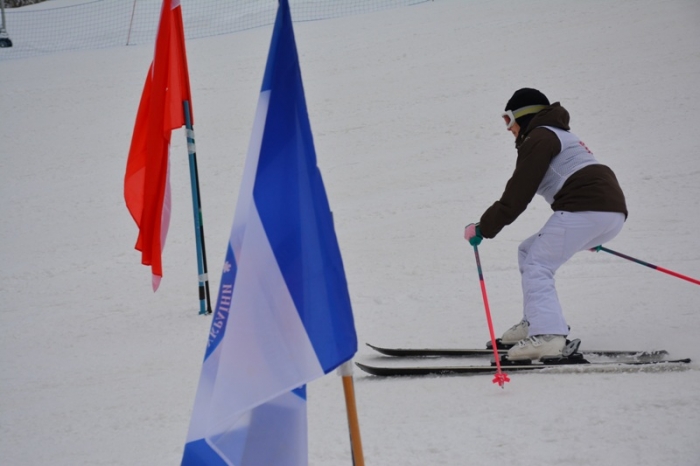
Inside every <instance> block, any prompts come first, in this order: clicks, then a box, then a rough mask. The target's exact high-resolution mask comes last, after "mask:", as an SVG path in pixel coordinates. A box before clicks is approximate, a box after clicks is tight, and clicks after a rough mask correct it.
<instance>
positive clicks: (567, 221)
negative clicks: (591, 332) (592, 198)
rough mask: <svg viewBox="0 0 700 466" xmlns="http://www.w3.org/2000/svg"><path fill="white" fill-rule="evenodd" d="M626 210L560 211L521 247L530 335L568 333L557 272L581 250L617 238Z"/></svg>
mask: <svg viewBox="0 0 700 466" xmlns="http://www.w3.org/2000/svg"><path fill="white" fill-rule="evenodd" d="M624 223H625V216H624V214H621V213H617V212H564V211H556V212H554V213H553V214H552V216H551V217H549V220H547V223H545V225H544V226H543V227H542V229H541V230H540V231H539V232H537V233H536V234H534V235H532V236H531V237H529V238H528V239H526V240H525V241H523V242H522V243H521V244H520V246H519V247H518V265H519V267H520V274H521V277H522V287H523V310H524V317H525V319H526V320H527V321H528V322H529V323H530V330H529V336H532V335H546V334H554V335H568V334H569V329H568V327H567V324H566V320H564V315H563V313H562V309H561V305H560V304H559V298H558V296H557V290H556V289H555V288H554V274H555V273H556V271H557V269H559V267H561V266H562V264H564V262H566V261H568V260H569V259H570V258H571V257H572V256H573V255H574V254H576V253H577V252H579V251H583V250H586V249H590V248H593V247H596V246H599V245H601V244H603V243H606V242H608V241H610V240H611V239H613V238H614V237H615V236H617V234H618V233H619V232H620V230H622V225H623V224H624Z"/></svg>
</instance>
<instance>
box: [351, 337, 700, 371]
mask: <svg viewBox="0 0 700 466" xmlns="http://www.w3.org/2000/svg"><path fill="white" fill-rule="evenodd" d="M579 344H580V341H579V340H574V341H572V342H568V344H567V349H566V350H565V351H564V355H563V356H562V357H555V358H544V359H543V360H542V361H539V362H530V361H509V360H508V359H507V358H506V357H505V353H506V352H507V351H508V349H507V347H506V346H505V345H501V344H500V342H498V341H497V345H498V346H497V348H498V353H499V355H501V359H500V361H499V362H500V365H501V366H502V367H503V368H504V369H506V370H507V371H508V372H524V371H544V370H546V369H552V370H554V369H556V370H558V371H560V372H561V371H564V370H567V369H572V368H573V369H574V370H575V371H577V372H578V371H580V369H582V368H595V369H598V370H611V369H612V370H625V369H633V368H635V367H638V366H650V365H655V366H657V367H661V366H664V367H665V368H666V369H668V368H676V367H682V366H683V365H685V364H688V363H690V359H687V358H686V359H665V357H666V356H667V355H668V352H666V351H665V350H656V351H619V350H583V351H579V350H578V347H579ZM367 346H369V347H370V348H372V349H373V350H375V351H377V352H379V353H380V354H382V355H384V356H391V357H395V358H441V357H450V358H455V357H479V356H493V354H494V351H493V349H491V348H485V349H477V348H383V347H379V346H374V345H371V344H369V343H367ZM586 356H596V357H603V358H606V359H608V361H605V362H598V361H595V362H591V361H589V360H587V359H586V358H585V357H586ZM355 364H356V365H357V367H359V368H360V369H362V370H363V371H365V372H367V373H369V374H372V375H377V376H383V377H396V376H425V375H457V374H459V375H471V374H493V373H494V372H496V370H497V366H496V364H495V362H492V363H491V365H475V366H429V365H418V366H401V367H395V366H373V365H368V364H362V363H355Z"/></svg>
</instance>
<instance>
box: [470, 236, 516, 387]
mask: <svg viewBox="0 0 700 466" xmlns="http://www.w3.org/2000/svg"><path fill="white" fill-rule="evenodd" d="M473 246H474V256H475V257H476V268H477V270H478V272H479V284H480V285H481V296H482V297H483V298H484V309H486V322H488V325H489V334H490V335H491V348H493V355H494V358H495V360H496V376H495V377H494V378H493V383H497V384H498V386H499V387H501V388H504V387H503V386H504V385H505V383H506V382H510V378H509V377H508V374H506V373H505V372H503V371H502V370H501V357H500V355H499V354H498V345H497V344H496V335H495V334H494V333H493V322H492V321H491V309H490V308H489V298H488V296H486V283H485V282H484V274H483V273H482V272H481V260H480V259H479V248H477V246H476V244H474V245H473Z"/></svg>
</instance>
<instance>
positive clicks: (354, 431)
mask: <svg viewBox="0 0 700 466" xmlns="http://www.w3.org/2000/svg"><path fill="white" fill-rule="evenodd" d="M338 374H339V375H340V376H341V377H342V378H343V391H344V392H345V407H346V410H347V412H348V427H349V429H350V448H351V450H352V464H353V465H354V466H365V458H364V454H363V453H362V439H361V438H360V422H359V420H358V417H357V403H356V402H355V384H354V383H353V378H352V360H350V361H347V362H346V363H344V364H343V365H342V366H340V367H339V368H338Z"/></svg>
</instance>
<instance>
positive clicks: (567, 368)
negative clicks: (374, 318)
mask: <svg viewBox="0 0 700 466" xmlns="http://www.w3.org/2000/svg"><path fill="white" fill-rule="evenodd" d="M583 361H585V360H583ZM688 363H690V359H673V360H670V359H669V360H657V361H628V362H588V361H585V362H545V363H529V364H528V363H520V364H519V363H515V362H511V363H509V364H508V365H505V366H503V368H502V369H503V371H504V372H507V373H511V372H525V371H531V372H596V371H606V372H607V371H610V372H626V371H630V370H634V369H640V368H652V367H653V368H658V369H661V368H663V369H679V368H682V367H683V366H684V365H685V364H688ZM355 365H357V367H359V368H360V369H362V370H363V371H364V372H367V373H368V374H372V375H375V376H380V377H401V376H408V377H410V376H413V377H416V376H426V375H436V376H437V375H479V374H482V375H483V374H493V373H495V372H496V366H495V365H489V366H487V365H481V366H433V367H431V366H412V367H411V366H409V367H384V366H371V365H367V364H362V363H359V362H356V363H355Z"/></svg>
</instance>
